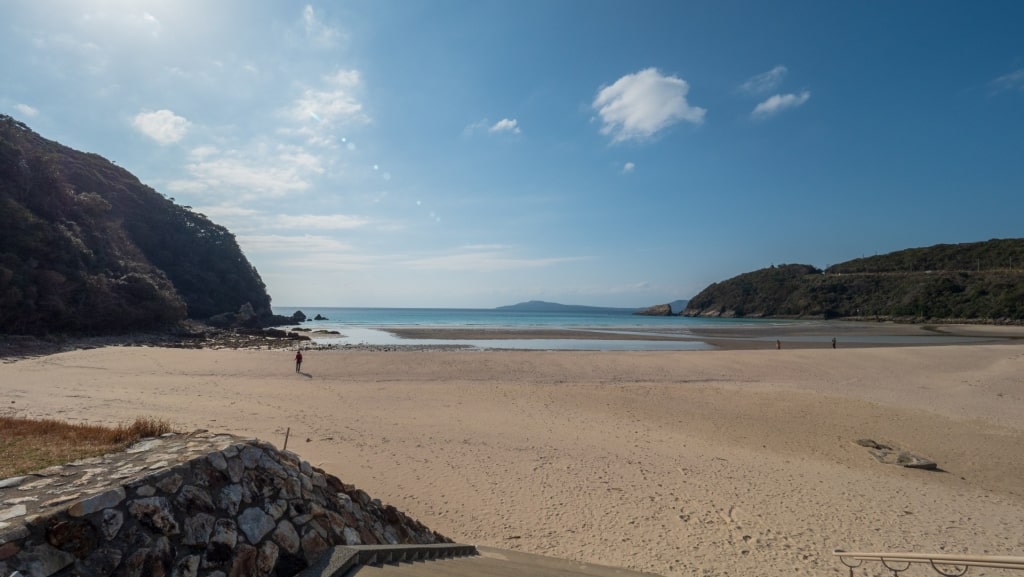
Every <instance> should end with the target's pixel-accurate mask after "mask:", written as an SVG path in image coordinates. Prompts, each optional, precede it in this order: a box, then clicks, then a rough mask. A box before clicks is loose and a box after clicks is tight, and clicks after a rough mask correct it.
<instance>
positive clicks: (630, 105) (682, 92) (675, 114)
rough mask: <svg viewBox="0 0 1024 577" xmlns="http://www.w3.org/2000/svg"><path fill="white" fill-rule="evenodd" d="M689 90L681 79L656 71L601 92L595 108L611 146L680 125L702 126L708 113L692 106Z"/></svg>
mask: <svg viewBox="0 0 1024 577" xmlns="http://www.w3.org/2000/svg"><path fill="white" fill-rule="evenodd" d="M689 90H690V86H689V84H687V83H686V81H685V80H683V79H682V78H678V77H676V76H664V75H662V74H660V73H659V72H658V70H657V69H655V68H648V69H646V70H641V71H640V72H637V73H635V74H627V75H625V76H623V77H622V78H619V79H618V80H616V81H615V83H614V84H612V85H611V86H606V87H604V88H602V89H601V90H599V91H598V93H597V97H596V98H594V103H593V107H594V108H595V109H597V113H598V115H600V117H601V121H602V122H603V124H604V125H603V126H602V127H601V134H608V135H611V136H612V142H623V141H626V140H644V139H646V138H649V137H651V136H653V135H654V134H656V133H658V132H660V131H661V130H664V129H665V128H668V127H669V126H672V125H673V124H676V123H677V122H680V121H686V122H692V123H693V124H701V123H702V122H704V114H705V113H706V112H707V111H706V110H705V109H703V108H700V107H696V106H690V104H689V103H688V102H687V101H686V94H687V92H689Z"/></svg>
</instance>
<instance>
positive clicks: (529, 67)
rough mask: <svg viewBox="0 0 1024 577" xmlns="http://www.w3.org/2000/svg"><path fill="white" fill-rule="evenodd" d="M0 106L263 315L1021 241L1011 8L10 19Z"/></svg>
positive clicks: (220, 12)
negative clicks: (102, 178) (219, 240)
mask: <svg viewBox="0 0 1024 577" xmlns="http://www.w3.org/2000/svg"><path fill="white" fill-rule="evenodd" d="M2 13H3V15H4V16H3V18H2V20H0V111H2V112H3V113H6V114H10V115H12V116H14V117H15V118H17V119H19V120H21V121H24V122H25V123H27V124H28V125H29V126H31V127H32V128H33V129H34V130H35V131H37V132H39V133H40V134H42V135H43V136H45V137H47V138H50V139H53V140H58V141H60V142H62V143H64V144H66V145H68V146H71V147H74V148H77V149H80V150H85V151H89V152H95V153H98V154H100V155H103V156H105V157H107V158H109V159H111V160H113V161H115V162H117V163H118V164H119V165H120V166H123V167H125V168H127V169H128V170H130V171H131V172H133V173H134V174H135V175H137V176H138V177H139V178H140V179H141V180H142V181H143V182H145V183H146V184H148V185H150V186H152V187H153V188H155V189H156V190H158V191H160V192H161V193H163V194H165V195H167V196H168V197H172V198H174V199H175V200H176V202H178V203H179V204H184V205H188V206H192V207H194V209H195V210H197V211H199V212H202V213H203V214H206V215H207V216H209V217H210V218H211V219H212V220H214V221H215V222H217V223H220V224H223V225H225V226H227V227H228V228H229V229H230V230H231V231H232V232H234V233H235V235H236V236H237V238H238V241H239V244H240V245H241V246H242V248H243V250H244V251H245V254H246V255H247V257H248V258H249V260H250V261H252V263H253V264H254V265H255V266H256V268H257V269H258V270H259V271H260V274H261V275H262V277H263V279H264V281H265V282H266V284H267V288H268V290H269V292H270V294H271V296H272V297H273V299H274V303H275V304H276V305H280V306H290V305H298V306H302V305H304V306H317V305H320V306H392V307H404V306H408V307H434V306H436V307H493V306H500V305H505V304H512V303H516V302H520V301H525V300H531V299H540V300H548V301H555V302H562V303H568V304H589V305H600V306H648V305H653V304H659V303H665V302H669V301H671V300H674V299H678V298H689V297H691V296H693V295H695V294H696V293H697V292H699V291H700V290H701V289H703V288H704V287H705V286H707V285H708V284H710V283H712V282H716V281H720V280H724V279H726V278H729V277H731V276H734V275H736V274H740V273H743V272H747V271H750V270H754V269H758V268H761V267H765V266H769V265H771V264H780V263H807V264H813V265H816V266H826V265H828V264H832V263H836V262H841V261H844V260H848V259H851V258H856V257H860V256H863V255H871V254H876V253H879V254H880V253H885V252H890V251H893V250H899V249H903V248H910V247H918V246H928V245H932V244H937V243H958V242H974V241H980V240H987V239H990V238H1009V237H1020V236H1024V235H1022V233H1021V229H1022V226H1021V223H1022V222H1024V34H1022V33H1021V30H1020V23H1021V22H1024V3H1021V2H1017V1H1009V0H1004V1H991V2H966V1H964V2H944V1H909V0H908V1H900V2H881V1H868V2H829V1H818V0H815V1H785V2H769V1H765V2H752V1H743V2H736V1H727V0H726V1H711V0H708V1H702V2H688V1H682V0H679V1H665V2H660V1H638V2H625V1H616V2H608V1H598V0H579V1H574V0H564V1H563V0H551V1H547V0H545V1H540V0H514V1H513V0H505V1H500V2H489V1H480V0H470V1H461V0H438V1H428V0H422V1H419V0H402V1H396V0H344V1H337V2H314V3H309V4H304V3H294V2H269V1H240V0H238V1H230V0H225V1H217V2H207V1H195V0H167V1H146V0H137V1H113V0H94V1H87V0H82V1H79V0H75V1H70V0H69V1H66V2H54V1H46V0H43V1H39V0H33V1H20V0H3V1H2Z"/></svg>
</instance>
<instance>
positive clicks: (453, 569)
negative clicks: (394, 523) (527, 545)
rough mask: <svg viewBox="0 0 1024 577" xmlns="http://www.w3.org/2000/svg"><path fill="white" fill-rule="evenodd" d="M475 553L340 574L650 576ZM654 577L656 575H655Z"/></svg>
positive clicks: (490, 552)
mask: <svg viewBox="0 0 1024 577" xmlns="http://www.w3.org/2000/svg"><path fill="white" fill-rule="evenodd" d="M476 550H477V553H478V554H477V555H472V556H463V557H449V558H444V559H441V558H438V559H433V560H426V561H421V560H414V561H405V562H385V563H377V564H368V565H357V566H354V567H352V568H350V569H348V570H347V572H346V573H344V574H343V577H356V576H358V577H531V576H536V577H652V575H653V574H651V573H637V572H635V571H628V570H626V569H620V568H617V567H608V566H604V565H593V564H589V563H579V562H576V561H568V560H566V559H558V558H555V557H545V556H543V555H530V554H528V553H520V552H518V551H508V550H504V549H492V548H490V547H477V548H476ZM655 577H656V576H655Z"/></svg>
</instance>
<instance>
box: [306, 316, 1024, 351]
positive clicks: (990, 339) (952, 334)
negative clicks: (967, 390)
mask: <svg viewBox="0 0 1024 577" xmlns="http://www.w3.org/2000/svg"><path fill="white" fill-rule="evenodd" d="M381 330H383V331H385V332H388V333H390V334H393V335H395V336H397V337H399V338H402V339H410V340H443V341H459V340H466V341H486V340H509V339H540V340H563V339H564V340H580V339H586V340H632V341H682V342H702V343H705V344H708V345H710V346H712V347H713V348H714V349H716V350H755V349H773V348H776V342H775V341H776V340H779V341H781V343H782V345H783V346H784V347H785V348H795V349H814V348H822V349H825V348H832V339H833V338H835V339H836V340H837V346H842V347H844V348H864V347H895V346H938V345H949V344H993V343H1024V327H1021V326H1016V325H1014V326H995V325H963V324H948V325H932V324H922V325H909V324H898V323H870V322H860V321H822V322H816V323H809V324H806V325H805V324H788V323H780V324H778V325H770V326H759V325H745V326H742V327H721V328H719V327H696V328H687V329H683V330H672V329H669V328H657V329H653V328H650V329H644V328H635V329H630V330H619V329H616V330H612V329H598V328H580V329H538V328H525V329H489V328H451V327H389V328H384V329H381ZM315 338H316V337H315V336H314V340H315ZM899 339H903V340H899Z"/></svg>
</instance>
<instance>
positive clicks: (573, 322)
mask: <svg viewBox="0 0 1024 577" xmlns="http://www.w3.org/2000/svg"><path fill="white" fill-rule="evenodd" d="M296 310H301V311H302V312H303V314H305V315H306V317H307V318H310V319H312V318H314V317H315V316H316V315H318V314H319V315H321V316H324V317H327V319H328V320H325V321H312V320H310V321H306V322H304V323H302V324H301V325H288V326H302V327H303V328H307V329H310V330H334V331H338V332H340V333H342V335H343V336H341V337H337V338H333V337H328V338H322V337H317V338H316V340H317V342H319V343H324V344H339V345H346V344H349V345H359V344H365V345H437V344H458V345H467V346H470V347H475V348H481V349H488V348H492V349H493V348H501V349H536V350H704V349H708V348H710V347H709V346H708V345H706V344H705V343H703V342H700V341H666V340H657V336H659V335H668V336H677V337H678V336H691V334H690V330H691V329H693V328H696V327H702V326H703V327H706V326H743V325H753V324H766V323H767V324H770V323H785V322H791V321H765V320H748V319H739V320H737V319H695V318H688V317H678V316H672V317H651V316H642V315H634V314H631V313H630V312H628V311H618V310H609V311H600V312H585V313H583V312H560V313H531V312H519V311H508V310H496V309H414V308H324V307H298V308H296V307H274V313H275V314H279V315H285V316H290V315H291V314H292V313H294V312H295V311H296ZM406 327H423V328H435V327H440V328H458V327H464V328H486V329H530V328H536V329H580V330H582V329H592V330H601V331H608V332H614V333H631V334H632V333H642V334H644V335H648V336H650V337H651V339H650V340H616V339H597V340H594V339H587V338H585V335H581V338H580V339H501V340H459V339H444V340H441V339H400V338H398V337H396V336H394V335H392V334H391V333H389V332H387V329H389V328H406Z"/></svg>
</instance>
